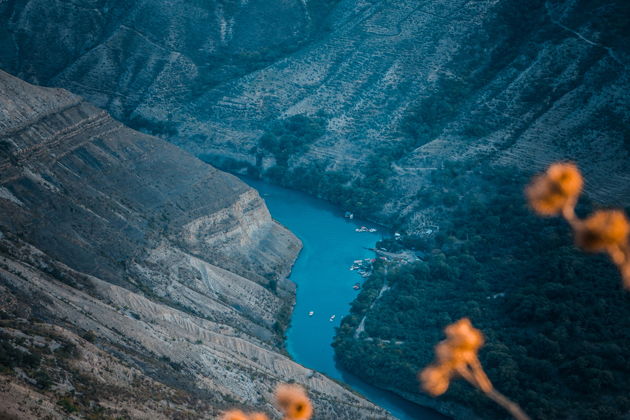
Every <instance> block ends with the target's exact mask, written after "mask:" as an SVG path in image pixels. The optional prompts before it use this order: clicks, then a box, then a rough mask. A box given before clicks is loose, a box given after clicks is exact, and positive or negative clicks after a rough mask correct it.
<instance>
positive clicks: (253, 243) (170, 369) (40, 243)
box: [0, 72, 385, 419]
mask: <svg viewBox="0 0 630 420" xmlns="http://www.w3.org/2000/svg"><path fill="white" fill-rule="evenodd" d="M0 209H1V211H0V295H1V299H0V300H1V302H2V303H1V304H0V314H1V318H2V320H1V321H0V335H1V336H2V342H1V343H0V347H1V348H0V361H1V362H2V366H3V369H2V372H1V373H0V374H1V375H2V384H1V385H0V394H2V398H0V400H1V401H2V403H1V404H0V413H1V414H2V415H3V416H5V415H6V416H15V417H17V418H41V417H43V416H47V415H50V416H52V417H51V418H68V417H69V416H72V417H73V418H74V417H77V418H78V416H85V415H88V414H89V415H92V416H96V417H98V416H109V417H118V416H131V417H133V418H208V416H215V415H217V414H218V412H219V411H220V410H221V409H225V408H227V407H230V406H234V405H240V404H243V405H246V406H249V407H257V408H259V409H265V410H267V411H270V412H273V411H272V410H274V409H273V407H272V406H271V403H270V401H272V400H273V398H272V396H271V392H272V391H273V386H274V385H275V384H276V383H277V382H287V381H296V382H298V383H303V384H304V385H305V386H306V387H307V388H308V389H309V392H310V393H311V396H312V398H313V400H314V403H315V406H316V409H317V413H318V416H319V417H318V418H320V419H325V418H331V417H335V418H355V417H354V416H355V415H356V413H360V414H361V415H362V416H365V417H366V418H369V417H375V418H381V417H385V415H384V414H383V412H382V411H380V410H378V409H377V408H376V407H374V406H373V405H371V404H369V403H368V402H366V401H365V400H362V399H360V398H358V397H356V396H355V395H353V394H352V393H350V392H349V391H347V390H345V389H344V388H342V387H341V386H340V385H338V384H336V383H335V382H333V381H331V380H329V379H327V378H325V377H323V376H321V375H319V374H317V373H313V372H312V371H310V370H308V369H305V368H304V367H302V366H299V365H297V364H296V363H294V362H292V361H291V360H290V359H289V358H288V357H286V356H285V355H284V354H282V350H281V348H282V345H283V338H282V335H283V330H284V328H285V327H286V324H287V321H288V316H289V314H290V310H291V305H292V302H293V299H294V297H293V296H294V294H293V287H294V286H293V285H292V283H290V282H289V281H288V280H287V279H286V275H287V274H288V272H289V269H290V267H291V264H292V263H293V261H294V259H295V257H296V255H297V253H298V251H299V249H300V243H299V241H298V239H297V238H295V236H293V235H292V234H291V233H290V232H288V231H287V230H286V229H285V228H283V227H281V226H280V225H278V224H277V223H276V222H274V221H273V220H272V219H271V217H270V215H269V212H268V211H267V209H266V207H265V205H264V202H263V201H262V200H261V198H260V197H259V195H258V194H257V193H256V192H255V191H254V190H252V189H251V188H249V187H247V186H246V185H245V184H243V183H242V182H240V181H239V180H238V179H236V178H235V177H233V176H231V175H228V174H225V173H223V172H220V171H218V170H216V169H214V168H212V167H210V166H209V165H207V164H204V163H203V162H201V161H199V160H197V159H195V158H194V157H192V156H190V155H188V154H187V153H185V152H183V151H181V150H180V149H178V148H176V147H174V146H172V145H170V144H169V143H167V142H165V141H163V140H160V139H157V138H155V137H151V136H148V135H145V134H141V133H138V132H136V131H133V130H131V129H129V128H127V127H125V126H124V125H122V124H121V123H119V122H117V121H115V120H113V119H112V118H111V117H110V116H109V115H108V114H107V113H106V112H104V111H102V110H100V109H98V108H96V107H94V106H93V105H91V104H89V103H87V102H86V101H84V100H83V99H81V98H80V97H78V96H75V95H73V94H70V93H69V92H67V91H63V90H60V89H45V88H39V87H35V86H32V85H28V84H26V83H24V82H22V81H21V80H19V79H16V78H14V77H12V76H10V75H8V74H6V73H4V72H0ZM40 400H43V401H44V402H43V403H42V402H41V401H40ZM350 413H352V414H350Z"/></svg>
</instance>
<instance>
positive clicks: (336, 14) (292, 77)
mask: <svg viewBox="0 0 630 420" xmlns="http://www.w3.org/2000/svg"><path fill="white" fill-rule="evenodd" d="M110 3H111V4H110ZM116 5H117V2H99V3H95V4H94V8H92V9H91V8H86V9H84V8H77V7H74V6H72V5H70V4H64V5H63V9H64V15H63V16H62V17H61V19H62V24H59V22H58V21H57V20H55V19H51V16H49V14H50V13H52V12H51V9H54V8H50V7H49V4H48V3H47V2H41V1H36V0H31V1H25V0H24V1H14V2H8V3H6V4H5V5H4V6H0V20H2V21H4V22H7V25H6V26H5V29H4V34H3V36H2V37H0V39H1V41H0V45H2V47H3V48H2V50H4V51H5V53H4V55H3V56H2V57H0V67H2V68H4V69H5V70H9V71H11V72H13V73H14V74H17V75H19V76H21V77H24V78H26V79H27V80H31V81H36V82H38V83H42V84H46V85H56V86H63V87H67V88H69V89H70V90H72V91H74V92H77V93H80V94H82V95H84V96H85V97H86V98H88V99H89V100H90V101H92V102H94V103H95V104H97V105H100V106H103V107H105V108H107V109H108V110H110V112H113V113H114V115H115V116H117V117H119V118H122V119H123V120H124V121H127V122H129V123H130V124H132V126H134V127H137V128H143V129H145V130H148V131H151V132H153V133H156V134H163V135H165V136H166V137H168V138H169V139H171V140H173V141H175V142H176V143H177V144H178V145H181V146H182V147H183V148H185V149H187V150H189V151H191V152H193V153H195V154H197V155H198V156H202V157H204V159H207V160H209V161H210V162H213V163H215V164H218V165H219V166H222V167H225V168H229V169H232V170H239V168H241V169H248V170H249V172H250V173H252V174H255V175H256V174H260V173H263V174H264V175H266V176H267V177H268V178H270V179H272V180H274V181H276V182H280V183H283V184H287V185H290V186H293V187H297V188H300V189H305V190H308V191H310V192H312V193H315V194H317V195H321V196H324V197H326V198H328V199H331V200H333V201H337V202H339V203H340V204H343V205H344V206H347V207H349V208H353V209H355V210H358V211H359V212H363V213H365V214H369V215H375V214H380V215H381V217H382V218H387V219H391V217H401V218H402V219H403V220H402V222H404V221H405V220H407V219H409V218H413V217H414V213H415V204H416V199H415V197H414V195H415V194H416V193H417V191H418V189H419V188H421V186H422V185H427V184H430V180H429V179H428V177H429V176H430V174H431V172H434V171H436V170H438V171H439V170H440V168H442V165H443V163H444V162H445V161H452V160H456V161H464V162H467V163H469V164H470V165H471V166H479V165H485V164H487V163H489V162H491V163H498V164H500V165H502V166H505V167H518V168H520V169H524V170H526V171H532V170H533V169H539V168H540V167H542V166H544V165H545V164H547V163H549V162H551V161H553V160H557V159H573V160H576V161H578V162H579V163H580V165H581V167H582V168H583V170H584V171H585V172H586V174H587V175H588V178H589V180H590V184H589V185H587V192H588V193H589V195H590V196H592V197H593V198H595V199H599V200H601V199H604V198H605V199H606V201H608V202H610V201H611V200H614V201H615V202H618V203H620V204H629V203H630V202H629V201H628V197H630V191H629V190H628V188H630V187H628V185H630V182H628V181H629V180H630V174H629V173H628V168H630V165H628V156H629V155H628V153H629V149H630V140H629V138H630V137H629V135H628V130H627V126H628V123H629V122H630V115H629V111H628V109H630V107H629V106H628V105H629V103H628V101H629V99H628V95H626V92H627V91H628V88H629V87H630V80H629V73H628V71H627V68H628V64H629V63H630V58H629V57H630V55H629V54H628V53H629V50H628V45H629V44H628V40H629V39H630V34H629V33H628V29H627V25H626V22H627V19H628V18H629V17H630V10H629V8H628V4H627V2H623V1H621V0H608V1H605V2H600V1H593V0H575V1H542V0H536V1H534V2H527V3H526V4H525V3H523V2H520V1H516V0H504V1H501V2H497V1H494V0H487V1H475V2H470V1H465V0H461V1H456V2H453V1H439V0H433V1H428V2H420V3H419V2H416V1H399V2H386V1H359V2H357V1H354V0H346V1H340V2H338V3H337V4H335V5H334V7H333V4H332V2H329V3H327V4H324V3H318V2H305V3H304V4H302V3H299V2H297V1H296V2H282V3H281V2H278V3H277V4H276V3H275V2H271V3H270V2H246V1H241V2H217V1H213V2H207V3H199V2H192V1H183V0H182V1H179V2H176V4H174V5H172V7H168V8H167V7H166V3H164V2H161V1H157V0H154V1H137V2H134V3H133V5H131V6H127V8H125V9H121V8H120V6H118V7H117V6H116ZM304 5H306V9H304V7H305V6H304ZM60 7H61V6H60ZM148 7H151V8H152V10H155V13H154V14H152V15H151V16H152V17H148V15H147V14H145V13H142V12H143V10H146V8H148ZM314 10H318V11H320V13H319V16H318V18H317V19H315V18H312V19H311V18H310V17H311V15H313V14H314ZM324 18H325V19H324ZM85 22H91V24H90V25H87V24H86V23H85ZM262 22H265V24H263V23H262ZM35 24H37V25H38V27H37V31H35V30H34V29H35V27H34V26H33V25H35ZM239 28H240V29H239ZM239 31H240V32H239ZM270 31H273V34H271V33H270ZM35 33H36V34H37V35H34V34H35ZM224 33H225V34H228V35H224ZM239 34H241V35H239ZM246 34H247V35H246ZM254 38H255V39H257V40H258V41H257V42H259V43H263V44H264V45H260V44H256V43H254V42H253V41H252V39H254ZM44 39H45V41H43V40H44ZM76 39H79V40H81V41H82V42H78V43H77V42H71V41H72V40H76ZM51 44H52V46H51ZM76 45H82V47H78V46H76ZM287 45H290V47H288V46H287ZM77 49H78V50H77ZM252 50H255V51H257V52H258V53H260V54H264V52H266V51H268V50H269V51H274V54H275V55H274V54H271V55H270V56H269V57H270V58H269V60H268V61H265V62H264V63H263V64H260V63H262V62H260V61H256V60H254V59H253V58H252V57H251V56H249V55H246V54H245V55H243V54H244V53H243V54H241V52H243V51H250V52H251V51H252ZM51 51H53V52H54V54H53V53H51ZM223 54H227V55H228V56H229V57H230V60H232V61H229V64H228V62H226V61H225V58H224V57H223ZM235 54H236V55H235ZM238 54H241V55H238ZM204 60H206V61H204ZM210 63H211V64H210ZM256 63H258V64H260V65H258V64H256ZM217 79H220V81H219V80H217ZM295 116H297V117H298V119H297V120H295V119H292V118H291V117H293V118H295ZM296 125H297V126H298V127H297V128H296V127H295V126H296ZM305 125H306V126H308V128H309V130H308V131H305V130H304V129H303V128H302V129H300V126H305ZM304 178H306V179H307V180H306V181H304V180H303V179H304ZM296 179H298V181H296ZM331 185H334V186H335V188H331ZM374 193H376V195H377V196H378V198H377V199H374V198H373V197H374V195H375V194H374ZM382 198H391V200H388V204H387V205H386V206H385V207H384V208H383V202H384V201H386V200H383V199H382ZM383 220H385V219H383ZM412 225H413V224H412ZM412 225H410V226H408V227H409V228H411V227H413V226H412Z"/></svg>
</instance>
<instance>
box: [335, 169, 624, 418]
mask: <svg viewBox="0 0 630 420" xmlns="http://www.w3.org/2000/svg"><path fill="white" fill-rule="evenodd" d="M433 182H434V185H440V186H441V187H442V188H427V189H425V190H422V191H420V192H419V194H418V200H419V201H420V202H421V203H423V204H424V205H425V206H426V207H427V208H433V209H434V210H435V208H436V207H440V208H441V211H442V212H443V216H444V217H443V218H442V219H441V222H440V225H439V231H438V232H437V233H436V234H434V235H431V236H426V235H425V236H416V237H410V236H406V237H403V239H402V240H399V241H396V240H386V241H383V242H381V243H380V244H379V246H381V247H385V248H387V249H389V250H392V251H395V250H398V249H401V248H407V249H415V250H419V251H422V254H420V255H424V257H423V260H422V261H420V262H417V263H413V264H407V265H400V264H388V263H385V262H379V263H378V264H377V265H376V269H375V270H374V274H373V275H372V276H371V277H370V278H369V280H368V281H367V282H366V284H365V287H363V289H362V291H361V293H360V295H359V297H358V298H357V300H356V301H355V302H354V303H353V305H352V309H351V314H350V315H348V316H347V317H346V318H345V319H344V320H343V322H342V325H341V327H340V328H339V330H338V334H337V337H336V340H335V342H334V347H335V349H336V354H337V357H338V360H339V361H340V363H341V364H342V366H343V367H344V368H346V369H348V370H349V371H351V372H352V373H354V374H356V375H358V376H360V377H361V378H363V379H365V380H367V381H369V382H371V383H373V384H378V385H379V386H382V387H386V388H390V389H394V390H398V391H400V392H402V393H411V394H416V395H417V396H419V395H420V392H421V391H420V390H419V385H418V381H417V379H416V374H417V372H418V371H419V370H420V369H422V368H424V367H425V366H427V365H428V364H430V363H431V361H432V360H433V357H434V345H435V344H436V343H437V342H438V341H440V340H441V339H442V338H443V332H442V330H443V328H444V327H445V326H446V325H448V324H450V323H452V322H454V321H456V320H458V319H460V318H462V317H469V318H470V319H471V321H472V322H473V324H474V325H475V326H476V327H477V328H479V329H481V330H482V331H483V333H484V334H485V335H486V345H485V346H484V347H483V348H482V350H481V352H480V359H481V361H482V363H483V366H484V367H485V368H486V371H487V373H488V376H489V377H490V379H491V380H492V381H493V383H494V384H495V385H496V387H497V389H499V390H501V391H502V392H503V393H505V394H506V395H508V396H510V397H512V398H513V399H514V400H515V401H516V402H518V403H519V404H520V405H521V406H522V407H523V408H524V409H525V411H526V412H528V414H530V415H531V416H532V417H533V418H536V419H563V418H579V419H604V418H606V419H612V418H621V417H622V416H623V415H625V414H626V413H627V412H628V410H630V397H628V392H627V390H628V389H629V388H630V356H628V352H627V349H628V348H630V294H628V293H627V292H624V291H623V290H622V289H621V286H620V280H619V275H618V273H617V270H616V269H615V267H614V266H613V265H612V264H611V263H610V262H609V261H608V259H607V258H606V257H604V256H602V255H589V254H584V253H583V252H581V251H580V250H578V249H577V248H576V247H575V246H574V245H573V240H572V238H571V233H570V230H569V228H568V227H567V226H566V224H565V223H563V222H562V221H561V220H559V219H556V218H547V219H542V218H539V217H537V216H535V215H534V214H533V213H532V212H531V211H530V209H528V208H527V206H526V201H525V198H524V194H523V187H524V185H525V184H526V183H527V182H528V178H527V177H525V176H524V175H522V174H515V173H514V172H513V171H508V170H504V169H501V168H498V167H491V166H490V167H486V168H484V169H474V170H473V169H466V168H465V167H462V166H461V165H457V164H452V165H448V166H447V167H446V168H445V169H444V170H442V171H439V172H436V174H435V175H434V179H433ZM592 207H593V206H592V204H590V203H582V204H581V205H580V206H578V209H577V211H578V213H579V214H585V213H586V212H587V211H589V210H591V209H592ZM384 284H386V285H387V286H389V290H387V291H386V292H385V293H384V294H383V295H382V297H381V298H380V299H377V296H378V294H379V291H380V290H381V289H382V287H383V285H384ZM372 305H373V306H372ZM364 316H365V317H366V322H365V331H364V332H363V333H361V334H360V335H359V337H358V338H355V331H356V328H357V326H358V325H359V323H360V321H361V319H362V318H363V317H364ZM440 398H442V399H444V400H445V401H450V402H455V403H459V404H462V405H464V406H466V407H470V408H471V409H473V410H475V411H476V412H477V414H478V415H480V416H481V417H482V418H489V417H493V418H503V417H504V416H505V414H504V413H503V412H502V411H500V409H498V408H496V407H494V406H493V405H492V403H490V402H488V401H487V400H485V399H484V398H483V396H482V395H481V394H480V393H479V391H477V390H475V389H474V388H472V387H470V386H469V385H468V384H466V383H464V382H463V381H461V382H460V381H455V382H454V383H453V384H452V385H451V388H450V389H449V391H448V392H447V393H446V394H445V396H443V397H440Z"/></svg>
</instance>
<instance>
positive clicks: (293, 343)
mask: <svg viewBox="0 0 630 420" xmlns="http://www.w3.org/2000/svg"><path fill="white" fill-rule="evenodd" d="M243 181H245V182H247V183H248V184H249V185H251V186H252V187H254V188H256V189H257V190H258V191H259V193H260V195H261V196H262V198H263V199H264V200H265V202H266V203H267V206H268V208H269V211H270V212H271V215H272V217H273V218H274V219H275V220H277V221H278V222H280V223H281V224H282V225H284V226H286V227H287V228H289V229H290V230H291V231H292V232H293V233H294V234H295V235H296V236H297V237H298V238H300V240H301V241H302V244H303V249H302V251H301V253H300V255H299V257H298V259H297V261H296V262H295V265H294V267H293V270H292V272H291V280H293V281H294V282H295V283H296V284H297V297H296V304H295V308H294V312H293V317H292V319H291V326H290V328H289V330H288V331H287V350H288V351H289V354H290V355H291V357H292V358H293V359H294V360H295V361H297V362H298V363H300V364H302V365H304V366H306V367H308V368H311V369H314V370H317V371H319V372H322V373H324V374H326V375H328V376H329V377H331V378H334V379H337V380H339V381H341V382H345V383H346V384H348V385H349V386H350V387H352V388H353V389H354V390H356V391H357V392H359V393H360V394H362V395H364V396H365V397H366V398H368V399H369V400H371V401H372V402H374V403H375V404H377V405H379V406H381V407H383V408H385V409H387V410H388V411H389V412H390V413H392V414H393V415H394V416H395V417H397V418H399V419H401V420H410V419H423V420H438V419H439V420H443V419H446V417H443V416H441V415H439V414H438V413H436V412H435V411H433V410H431V409H428V408H425V407H421V406H418V405H415V404H412V403H410V402H408V401H406V400H404V399H402V398H400V397H398V396H396V395H394V394H393V393H391V392H387V391H383V390H380V389H378V388H375V387H372V386H370V385H368V384H367V383H365V382H363V381H361V380H359V379H358V378H356V377H354V376H352V375H350V374H349V373H347V372H344V371H343V370H341V369H340V368H339V367H338V366H337V365H336V364H335V359H334V352H333V348H332V346H331V343H332V340H333V336H334V334H335V327H338V326H339V324H340V322H341V320H342V319H343V317H344V316H345V315H346V314H348V312H349V309H350V303H351V302H352V300H353V299H354V298H355V297H356V294H357V293H358V292H357V291H356V290H354V289H353V286H354V285H355V284H356V283H357V282H360V283H363V279H362V277H361V276H360V275H359V274H358V273H357V272H356V271H351V270H350V267H351V266H352V264H353V261H355V260H361V259H366V258H373V257H374V253H373V252H372V251H370V250H369V249H368V248H373V247H374V245H375V244H376V241H378V240H379V239H380V238H381V235H382V232H381V231H380V227H379V226H375V225H372V224H369V223H368V222H363V221H360V220H349V219H346V218H344V217H343V212H342V211H341V210H340V209H339V208H337V207H335V206H332V205H330V204H329V203H327V202H325V201H323V200H318V199H316V198H313V197H310V196H308V195H306V194H303V193H300V192H297V191H293V190H288V189H285V188H280V187H277V186H274V185H270V184H267V183H264V182H259V181H254V180H252V179H248V178H243ZM360 226H366V227H368V228H375V229H378V231H377V232H373V233H370V232H356V231H355V229H356V228H358V227H360ZM311 311H312V312H313V314H312V316H310V315H309V313H310V312H311ZM333 315H334V318H333V319H332V320H331V317H332V316H333Z"/></svg>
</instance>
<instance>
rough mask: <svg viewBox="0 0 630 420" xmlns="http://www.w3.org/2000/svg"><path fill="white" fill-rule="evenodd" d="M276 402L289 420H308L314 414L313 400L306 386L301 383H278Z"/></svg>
mask: <svg viewBox="0 0 630 420" xmlns="http://www.w3.org/2000/svg"><path fill="white" fill-rule="evenodd" d="M276 402H277V403H278V407H279V408H280V410H282V412H284V415H285V416H286V417H285V418H286V419H287V420H308V419H310V418H311V416H312V415H313V406H312V405H311V401H310V400H309V398H308V396H307V395H306V391H305V390H304V388H302V387H301V386H299V385H291V384H280V385H278V387H277V388H276Z"/></svg>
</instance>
